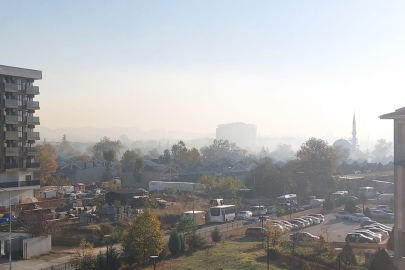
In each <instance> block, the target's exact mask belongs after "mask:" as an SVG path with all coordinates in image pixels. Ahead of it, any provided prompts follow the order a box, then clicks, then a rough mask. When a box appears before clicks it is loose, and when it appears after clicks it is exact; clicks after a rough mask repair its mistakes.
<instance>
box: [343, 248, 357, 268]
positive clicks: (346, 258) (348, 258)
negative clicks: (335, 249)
mask: <svg viewBox="0 0 405 270" xmlns="http://www.w3.org/2000/svg"><path fill="white" fill-rule="evenodd" d="M340 259H341V260H342V262H344V263H345V264H346V265H357V261H356V256H355V255H354V252H353V250H352V247H351V246H350V244H349V242H346V244H345V246H344V247H343V250H342V252H341V253H340Z"/></svg>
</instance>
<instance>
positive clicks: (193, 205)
mask: <svg viewBox="0 0 405 270" xmlns="http://www.w3.org/2000/svg"><path fill="white" fill-rule="evenodd" d="M194 191H195V184H193V223H194V224H195V214H194Z"/></svg>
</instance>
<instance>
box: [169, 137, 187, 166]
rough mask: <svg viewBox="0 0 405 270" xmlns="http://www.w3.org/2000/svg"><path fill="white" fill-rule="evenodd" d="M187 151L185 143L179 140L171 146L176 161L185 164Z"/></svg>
mask: <svg viewBox="0 0 405 270" xmlns="http://www.w3.org/2000/svg"><path fill="white" fill-rule="evenodd" d="M187 151H188V149H187V147H186V144H185V143H184V142H183V141H181V140H180V141H178V143H177V144H173V146H172V157H173V159H174V160H175V161H176V162H177V163H180V164H186V160H187Z"/></svg>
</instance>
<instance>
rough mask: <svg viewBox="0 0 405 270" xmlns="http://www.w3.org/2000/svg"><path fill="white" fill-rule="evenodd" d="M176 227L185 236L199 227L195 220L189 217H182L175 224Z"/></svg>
mask: <svg viewBox="0 0 405 270" xmlns="http://www.w3.org/2000/svg"><path fill="white" fill-rule="evenodd" d="M174 228H175V230H176V231H177V232H178V233H180V234H182V235H183V236H185V235H189V234H191V233H192V232H193V231H195V230H196V229H197V227H196V225H195V223H194V221H193V220H192V219H191V218H188V217H181V218H180V219H179V220H178V221H177V222H176V224H175V225H174Z"/></svg>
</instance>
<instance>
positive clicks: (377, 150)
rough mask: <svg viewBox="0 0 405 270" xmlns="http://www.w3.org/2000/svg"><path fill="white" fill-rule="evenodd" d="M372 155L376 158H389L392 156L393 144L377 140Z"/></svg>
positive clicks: (384, 140)
mask: <svg viewBox="0 0 405 270" xmlns="http://www.w3.org/2000/svg"><path fill="white" fill-rule="evenodd" d="M372 154H373V155H374V156H375V157H379V158H380V157H387V156H389V155H391V154H392V142H387V140H386V139H381V140H377V144H376V145H375V147H374V151H373V152H372Z"/></svg>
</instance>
